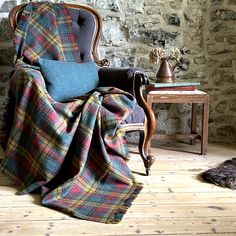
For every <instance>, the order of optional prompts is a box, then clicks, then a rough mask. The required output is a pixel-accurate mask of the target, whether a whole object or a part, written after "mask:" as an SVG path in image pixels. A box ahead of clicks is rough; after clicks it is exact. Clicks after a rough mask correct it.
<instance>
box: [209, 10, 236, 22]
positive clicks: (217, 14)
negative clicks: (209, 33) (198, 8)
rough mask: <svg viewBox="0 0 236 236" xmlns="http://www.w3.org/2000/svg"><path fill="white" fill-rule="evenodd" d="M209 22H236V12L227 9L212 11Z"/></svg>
mask: <svg viewBox="0 0 236 236" xmlns="http://www.w3.org/2000/svg"><path fill="white" fill-rule="evenodd" d="M211 20H212V21H215V20H223V21H229V20H230V21H231V20H236V12H235V11H233V10H228V9H213V10H212V12H211Z"/></svg>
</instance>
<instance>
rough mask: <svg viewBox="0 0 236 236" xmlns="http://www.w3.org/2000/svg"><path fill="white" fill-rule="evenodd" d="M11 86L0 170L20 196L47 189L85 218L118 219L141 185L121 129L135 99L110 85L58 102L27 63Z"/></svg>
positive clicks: (51, 202) (47, 196) (50, 200)
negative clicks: (11, 112) (12, 114)
mask: <svg viewBox="0 0 236 236" xmlns="http://www.w3.org/2000/svg"><path fill="white" fill-rule="evenodd" d="M33 5H34V4H33ZM40 6H42V5H40ZM56 6H57V7H58V5H56ZM61 17H62V16H61ZM66 18H67V16H66ZM53 31H54V30H53ZM23 34H24V33H23ZM18 36H19V35H18V33H17V37H18ZM36 40H37V39H36ZM27 47H30V46H29V45H27ZM23 48H24V47H23ZM23 48H22V47H18V50H22V49H23ZM22 55H23V54H22ZM36 56H37V55H36ZM10 86H11V90H12V92H13V94H14V96H15V103H16V107H15V117H14V123H13V128H12V130H11V134H10V137H9V140H8V144H7V147H6V150H5V157H4V160H3V161H2V165H1V170H2V171H3V172H4V173H6V174H7V175H8V176H9V177H10V178H11V179H12V180H13V181H14V182H15V183H16V184H17V186H18V187H19V194H26V193H29V192H32V191H34V190H36V189H37V190H39V189H41V192H42V204H43V205H45V206H48V207H52V208H56V209H60V210H61V211H64V212H67V213H69V214H71V215H73V216H75V217H78V218H80V219H85V220H92V221H98V222H103V223H118V222H119V221H120V220H121V218H122V216H123V215H124V213H125V212H126V211H127V209H128V207H129V206H130V205H131V202H132V200H133V199H134V198H135V197H136V196H137V194H138V192H139V191H140V190H141V188H142V185H141V184H140V183H137V182H136V181H135V179H134V177H133V175H132V173H131V171H130V170H129V168H128V166H127V164H126V159H127V158H128V151H127V147H126V143H125V139H124V137H123V136H124V134H123V133H121V132H120V131H119V127H120V123H121V122H122V121H123V120H124V119H125V118H126V117H127V116H128V114H129V113H130V112H131V111H132V109H133V107H134V103H135V101H134V98H133V97H132V96H131V95H130V94H128V93H126V92H124V91H121V90H118V89H115V88H111V87H106V88H98V89H97V90H96V91H94V92H93V93H92V94H90V95H85V96H83V97H79V98H77V99H73V100H71V101H68V102H65V103H58V102H56V101H54V100H53V99H52V98H51V97H50V95H49V94H48V93H47V91H46V88H45V84H44V79H43V77H42V75H41V73H40V71H39V70H37V69H36V67H32V66H29V65H27V64H24V63H22V60H20V61H19V63H18V64H17V66H16V70H15V72H14V74H13V76H12V78H11V84H10Z"/></svg>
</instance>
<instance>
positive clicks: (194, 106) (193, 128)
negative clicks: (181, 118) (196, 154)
mask: <svg viewBox="0 0 236 236" xmlns="http://www.w3.org/2000/svg"><path fill="white" fill-rule="evenodd" d="M196 133H197V104H196V103H192V114H191V134H196ZM190 144H191V145H194V144H196V139H195V138H194V139H191V140H190Z"/></svg>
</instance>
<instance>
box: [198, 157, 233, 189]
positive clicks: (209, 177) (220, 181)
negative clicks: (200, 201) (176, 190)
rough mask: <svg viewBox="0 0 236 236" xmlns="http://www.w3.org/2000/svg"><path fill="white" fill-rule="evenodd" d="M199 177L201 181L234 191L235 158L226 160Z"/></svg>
mask: <svg viewBox="0 0 236 236" xmlns="http://www.w3.org/2000/svg"><path fill="white" fill-rule="evenodd" d="M201 177H202V178H203V180H205V181H207V182H210V183H213V184H216V185H219V186H221V187H227V188H231V189H236V158H232V159H231V160H227V161H225V162H223V163H222V164H220V165H219V166H218V167H216V168H212V169H210V170H207V171H205V172H203V173H202V174H201Z"/></svg>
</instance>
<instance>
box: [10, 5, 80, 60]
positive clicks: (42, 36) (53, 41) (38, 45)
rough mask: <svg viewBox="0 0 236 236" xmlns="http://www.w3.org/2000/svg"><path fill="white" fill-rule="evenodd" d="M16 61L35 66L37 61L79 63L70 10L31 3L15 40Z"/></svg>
mask: <svg viewBox="0 0 236 236" xmlns="http://www.w3.org/2000/svg"><path fill="white" fill-rule="evenodd" d="M14 44H15V47H16V52H17V58H21V57H24V59H25V61H27V62H30V63H36V62H37V58H38V57H43V58H48V59H54V60H61V61H74V62H79V61H80V54H79V48H78V44H77V38H76V35H75V34H74V33H73V28H72V19H71V17H70V15H69V12H68V9H67V8H66V7H64V6H63V5H62V4H52V3H50V2H45V3H36V2H31V3H30V4H27V6H26V7H25V9H24V11H23V13H22V16H21V18H20V21H19V23H18V25H17V28H16V31H15V37H14Z"/></svg>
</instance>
